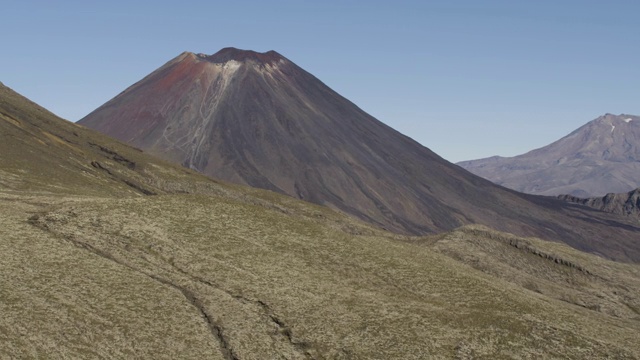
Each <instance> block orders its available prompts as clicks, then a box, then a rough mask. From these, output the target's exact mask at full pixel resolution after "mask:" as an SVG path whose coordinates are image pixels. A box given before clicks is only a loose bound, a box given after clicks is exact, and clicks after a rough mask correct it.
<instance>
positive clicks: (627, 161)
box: [458, 114, 640, 197]
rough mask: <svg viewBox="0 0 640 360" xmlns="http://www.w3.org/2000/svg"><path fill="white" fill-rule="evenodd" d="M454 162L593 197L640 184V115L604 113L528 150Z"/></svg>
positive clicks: (549, 190)
mask: <svg viewBox="0 0 640 360" xmlns="http://www.w3.org/2000/svg"><path fill="white" fill-rule="evenodd" d="M458 165H460V166H462V167H463V168H465V169H467V170H469V171H471V172H472V173H474V174H476V175H479V176H482V177H484V178H486V179H489V180H491V181H493V182H494V183H496V184H499V185H502V186H505V187H508V188H510V189H514V190H517V191H521V192H525V193H529V194H539V195H560V194H570V195H573V196H579V197H592V196H602V195H604V194H607V193H622V192H627V191H630V190H632V189H635V188H636V187H638V186H639V185H640V181H639V180H638V179H640V117H638V116H633V115H625V114H622V115H611V114H606V115H604V116H601V117H599V118H597V119H595V120H593V121H591V122H589V123H587V124H586V125H584V126H582V127H580V128H579V129H577V130H576V131H574V132H572V133H571V134H569V135H567V136H565V137H563V138H562V139H560V140H558V141H556V142H554V143H552V144H550V145H547V146H545V147H542V148H540V149H536V150H533V151H530V152H528V153H526V154H523V155H519V156H514V157H510V158H503V157H499V156H494V157H490V158H486V159H479V160H470V161H463V162H460V163H458Z"/></svg>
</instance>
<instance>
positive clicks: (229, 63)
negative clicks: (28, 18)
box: [79, 48, 640, 260]
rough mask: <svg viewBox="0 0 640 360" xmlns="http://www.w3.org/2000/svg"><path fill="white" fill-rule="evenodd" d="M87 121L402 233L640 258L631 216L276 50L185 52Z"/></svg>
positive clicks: (239, 179)
mask: <svg viewBox="0 0 640 360" xmlns="http://www.w3.org/2000/svg"><path fill="white" fill-rule="evenodd" d="M79 123H80V124H82V125H84V126H87V127H89V128H92V129H95V130H98V131H100V132H103V133H105V134H107V135H110V136H113V137H115V138H117V139H119V140H121V141H125V142H128V143H130V144H132V145H134V146H136V147H140V148H142V149H144V150H145V151H148V152H150V153H152V154H155V155H158V156H160V157H163V158H164V159H167V160H170V161H173V162H176V163H181V164H183V165H185V166H188V167H190V168H193V169H197V170H198V171H201V172H202V173H204V174H206V175H209V176H213V177H217V178H220V179H223V180H227V181H232V182H236V183H240V184H247V185H250V186H254V187H259V188H264V189H269V190H274V191H277V192H281V193H284V194H288V195H291V196H293V197H297V198H300V199H304V200H307V201H310V202H313V203H317V204H322V205H328V206H330V207H333V208H337V209H340V210H342V211H344V212H346V213H348V214H351V215H354V216H356V217H358V218H360V219H363V220H365V221H368V222H369V223H372V224H375V225H377V226H381V227H385V228H386V229H389V230H392V231H395V232H400V233H409V234H428V233H435V232H440V231H446V230H451V229H454V228H456V227H458V226H461V225H465V224H471V223H479V224H484V225H487V226H489V227H491V228H494V229H498V230H501V231H506V232H510V233H514V234H518V235H525V236H539V237H542V238H545V239H552V240H556V241H563V242H566V243H568V244H571V245H572V246H574V247H576V248H578V249H582V250H585V251H592V252H598V253H600V254H606V256H609V257H612V258H616V259H622V260H630V259H634V260H640V251H639V250H640V245H639V244H638V241H637V240H638V238H639V234H638V229H637V228H635V227H633V226H629V225H628V224H626V223H624V220H620V219H618V218H616V217H611V216H610V215H605V214H598V213H596V212H593V211H589V210H587V209H583V208H578V207H574V206H569V205H567V204H566V203H564V202H562V201H559V200H557V199H552V198H535V197H530V196H527V195H523V194H518V193H516V192H513V191H510V190H507V189H504V188H501V187H498V186H495V185H494V184H492V183H491V182H489V181H487V180H484V179H482V178H480V177H477V176H474V175H472V174H471V173H469V172H467V171H465V170H463V169H461V168H460V167H458V166H455V165H453V164H451V163H449V162H447V161H445V160H444V159H442V158H441V157H439V156H438V155H436V154H435V153H433V152H432V151H430V150H429V149H427V148H426V147H424V146H421V145H420V144H418V143H416V142H415V141H413V140H412V139H410V138H408V137H407V136H404V135H402V134H400V133H399V132H397V131H395V130H393V129H392V128H390V127H388V126H386V125H385V124H383V123H382V122H380V121H378V120H376V119H375V118H373V117H371V116H370V115H368V114H367V113H365V112H364V111H362V110H361V109H360V108H358V107H357V106H355V105H354V104H353V103H351V102H350V101H348V100H347V99H345V98H344V97H342V96H340V95H339V94H337V93H336V92H334V91H333V90H331V89H330V88H329V87H328V86H326V85H325V84H323V83H322V82H321V81H320V80H318V79H317V78H315V77H314V76H313V75H311V74H309V73H308V72H306V71H304V70H303V69H301V68H300V67H298V66H297V65H295V64H294V63H293V62H291V61H289V60H288V59H286V58H284V57H283V56H281V55H279V54H278V53H276V52H273V51H271V52H267V53H264V54H262V53H256V52H252V51H243V50H238V49H233V48H227V49H223V50H221V51H220V52H218V53H216V54H214V55H211V56H208V55H203V54H193V53H188V52H185V53H183V54H181V55H179V56H178V57H176V58H175V59H173V60H171V61H169V62H168V63H167V64H165V65H164V66H162V67H161V68H159V69H158V70H156V71H154V72H153V73H151V74H150V75H148V76H147V77H145V78H144V79H142V80H141V81H140V82H138V83H136V84H134V85H132V86H131V87H130V88H128V89H127V90H125V91H124V92H123V93H121V94H120V95H118V96H116V97H115V98H114V99H112V100H110V101H109V102H107V103H106V104H104V105H103V106H101V107H100V108H98V109H96V110H95V111H94V112H92V113H91V114H89V115H88V116H86V117H85V118H84V119H82V120H81V121H80V122H79ZM605 218H606V219H605ZM599 223H600V224H601V223H606V224H610V225H611V226H609V227H608V226H601V225H597V224H599ZM614 233H617V234H616V235H615V239H616V243H615V244H612V243H611V241H610V240H611V239H612V236H613V234H614Z"/></svg>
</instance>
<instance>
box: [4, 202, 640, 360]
mask: <svg viewBox="0 0 640 360" xmlns="http://www.w3.org/2000/svg"><path fill="white" fill-rule="evenodd" d="M266 204H267V203H266V202H265V203H264V205H260V204H253V203H248V202H243V201H238V200H231V199H229V198H226V197H224V196H209V197H203V196H193V195H164V196H153V197H144V198H126V199H110V198H90V197H80V198H78V197H69V198H59V197H56V198H47V197H36V198H26V197H16V196H14V195H11V196H7V195H5V196H3V198H2V200H0V211H1V212H2V214H3V216H2V220H1V221H2V224H1V225H2V226H1V227H0V228H1V229H2V230H0V231H1V238H2V242H1V243H0V247H2V249H1V251H0V268H1V271H0V274H2V277H1V278H0V279H1V282H2V287H1V288H2V289H3V292H2V295H1V296H0V304H1V305H0V306H1V307H2V309H1V311H2V314H3V317H2V320H1V321H0V357H2V358H6V357H38V356H45V355H46V356H51V355H54V356H60V357H113V358H123V357H134V356H135V357H143V358H167V359H169V358H220V359H276V358H282V357H284V358H290V359H305V358H313V359H330V358H344V359H349V358H360V359H389V358H398V359H400V358H402V359H411V358H416V359H419V358H438V357H440V358H456V357H457V358H469V357H473V358H482V357H485V358H541V357H557V358H576V359H584V358H605V357H611V358H638V357H639V356H640V354H639V353H638V347H637V344H638V341H640V335H639V334H640V319H639V317H640V316H639V315H638V278H639V275H638V268H637V266H636V265H628V264H619V263H614V262H610V261H606V260H601V259H599V258H595V257H594V256H592V255H584V254H581V253H578V252H576V251H575V250H573V249H570V248H568V247H566V246H564V245H559V244H551V243H547V242H542V241H539V242H536V246H539V247H540V249H545V251H553V253H554V254H562V256H563V258H565V259H570V260H571V261H574V262H575V263H580V264H581V265H580V266H581V267H582V268H583V269H588V271H589V272H590V274H591V275H584V274H583V273H582V270H579V269H576V268H572V267H568V266H566V265H563V264H558V263H556V262H554V261H550V260H549V259H544V258H542V257H540V256H539V255H536V254H532V253H529V252H525V251H520V250H519V249H517V248H515V247H513V246H511V245H508V244H506V243H503V242H501V241H500V240H499V239H500V237H501V236H504V237H507V238H508V237H509V236H508V235H504V234H499V233H494V232H490V231H488V230H486V229H476V228H463V229H460V230H458V231H457V232H453V233H450V234H446V235H445V236H444V237H443V238H442V239H438V240H437V241H436V242H435V243H433V242H432V241H433V239H410V238H407V239H404V240H406V241H399V240H403V239H400V238H393V237H390V236H386V235H385V234H381V233H376V232H375V231H374V230H370V229H368V228H366V227H359V226H357V225H356V224H352V223H341V222H340V219H338V216H337V215H336V214H334V213H333V212H331V211H330V210H326V209H323V208H319V207H313V206H311V205H308V204H302V203H294V202H293V201H292V200H289V199H282V198H280V197H279V196H278V197H276V196H274V197H273V198H271V199H269V204H271V205H266ZM47 207H48V208H47ZM294 213H296V214H298V215H292V214H294ZM5 214H6V216H5ZM356 233H362V234H361V235H357V234H356ZM492 237H494V239H492ZM496 239H498V240H496ZM461 241H474V242H481V243H490V244H493V245H492V246H494V247H495V248H496V249H495V250H496V251H497V252H498V253H500V252H501V251H511V248H513V249H516V252H515V253H514V254H512V255H515V258H514V259H515V261H519V262H522V263H523V266H521V268H523V269H524V270H523V273H525V275H526V278H525V280H526V283H525V284H519V283H518V282H517V279H518V278H519V277H516V278H517V279H516V281H510V279H508V278H507V277H508V276H510V272H509V271H501V270H498V271H491V270H487V269H491V267H490V266H489V267H485V268H484V269H480V268H474V266H473V261H470V262H467V261H465V256H476V255H477V254H478V252H476V251H473V249H472V250H469V252H468V253H467V255H463V254H464V253H465V250H464V249H463V248H461V249H458V251H459V253H458V255H459V256H457V257H456V256H450V254H451V250H447V249H446V247H448V248H449V249H451V248H455V246H451V245H450V244H449V245H447V242H453V243H455V242H461ZM528 241H534V240H532V239H529V240H528ZM443 244H445V246H443ZM546 245H551V247H550V248H546ZM447 252H448V254H449V255H447ZM479 256H480V255H479ZM482 256H483V257H485V258H487V257H488V258H490V260H487V262H489V263H491V262H495V263H497V264H501V260H500V258H499V257H497V260H495V259H494V258H493V255H492V254H491V253H487V254H484V255H482ZM540 260H544V261H545V262H544V263H543V265H544V266H546V268H544V267H535V268H534V270H530V269H528V268H527V267H528V266H529V265H536V262H538V261H540ZM470 264H471V266H470ZM505 266H508V265H505ZM536 271H539V272H540V273H539V274H538V273H536ZM526 273H528V275H527V274H526ZM565 282H566V283H572V282H573V283H574V284H573V287H574V289H573V290H572V292H570V295H573V296H574V300H579V299H580V298H581V297H583V298H585V299H587V300H586V301H587V302H586V304H580V303H578V302H577V301H569V300H571V299H569V298H560V297H559V296H558V294H557V292H558V291H560V290H558V289H554V288H558V287H562V285H563V284H564V283H565ZM580 282H581V283H580ZM616 292H617V293H618V295H616ZM593 294H595V295H594V296H591V295H593ZM597 295H601V298H600V297H598V296H597ZM561 296H563V295H562V294H561ZM567 296H568V295H567ZM598 305H600V306H599V307H598ZM610 309H613V311H609V310H610ZM625 309H626V310H625Z"/></svg>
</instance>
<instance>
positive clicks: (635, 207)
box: [558, 188, 640, 217]
mask: <svg viewBox="0 0 640 360" xmlns="http://www.w3.org/2000/svg"><path fill="white" fill-rule="evenodd" d="M558 198H559V199H561V200H565V201H568V202H572V203H576V204H581V205H586V206H589V207H592V208H594V209H598V210H600V211H605V212H609V213H613V214H619V215H626V216H632V217H640V188H638V189H635V190H633V191H629V192H628V193H623V194H613V193H611V194H607V195H605V196H603V197H594V198H579V197H575V196H571V195H560V196H558Z"/></svg>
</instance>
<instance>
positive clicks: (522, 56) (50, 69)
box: [0, 0, 640, 161]
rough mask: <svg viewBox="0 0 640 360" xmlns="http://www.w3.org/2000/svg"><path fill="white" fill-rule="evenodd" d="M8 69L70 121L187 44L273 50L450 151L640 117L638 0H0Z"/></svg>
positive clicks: (523, 142)
mask: <svg viewBox="0 0 640 360" xmlns="http://www.w3.org/2000/svg"><path fill="white" fill-rule="evenodd" d="M1 5H2V6H1V8H2V13H3V16H2V20H1V21H0V33H1V34H2V45H1V47H0V49H1V50H0V81H2V82H3V83H4V84H5V85H7V86H9V87H12V88H13V89H14V90H16V91H18V92H20V93H22V94H23V95H25V96H27V97H29V98H31V99H32V100H34V101H35V102H37V103H39V104H41V105H43V106H45V107H46V108H48V109H49V110H51V111H53V112H54V113H56V114H58V115H60V116H62V117H64V118H66V119H69V120H72V121H76V120H78V119H80V118H81V117H83V116H84V115H86V114H87V113H89V112H90V111H92V110H93V109H95V108H96V107H98V106H100V105H101V104H103V103H104V102H106V101H107V100H109V99H110V98H112V97H113V96H115V95H117V94H118V93H119V92H120V91H122V90H124V89H125V88H126V87H128V86H129V85H131V84H133V83H134V82H136V81H138V80H140V79H141V78H142V77H143V76H145V75H147V74H148V73H150V72H151V71H153V70H155V69H156V68H157V67H159V66H161V65H162V64H164V63H165V62H166V61H168V60H170V59H171V58H173V57H175V56H177V55H178V54H179V53H180V52H182V51H185V50H188V51H193V52H202V53H208V54H211V53H215V52H216V51H218V50H219V49H220V48H223V47H226V46H234V47H238V48H243V49H252V50H256V51H267V50H272V49H273V50H276V51H278V52H280V53H281V54H283V55H284V56H286V57H287V58H289V59H290V60H292V61H293V62H295V63H297V64H298V65H300V66H301V67H303V68H304V69H306V70H307V71H309V72H311V73H312V74H314V75H315V76H317V77H318V78H319V79H320V80H322V81H323V82H325V83H326V84H327V85H329V86H330V87H332V88H333V89H334V90H336V91H338V92H339V93H340V94H342V95H343V96H345V97H347V98H348V99H350V100H351V101H353V102H354V103H355V104H357V105H358V106H360V107H361V108H362V109H364V110H365V111H367V112H369V113H370V114H372V115H373V116H375V117H377V118H378V119H379V120H381V121H383V122H385V123H387V124H388V125H390V126H392V127H394V128H396V129H397V130H399V131H401V132H403V133H405V134H407V135H409V136H411V137H412V138H414V139H415V140H417V141H419V142H420V143H422V144H423V145H425V146H427V147H429V148H431V149H432V150H434V151H435V152H437V153H438V154H440V155H441V156H443V157H444V158H446V159H448V160H450V161H460V160H466V159H474V158H480V157H486V156H491V155H503V156H512V155H516V154H520V153H523V152H525V151H528V150H531V149H533V148H537V147H540V146H544V145H546V144H548V143H550V142H552V141H554V140H556V139H558V138H560V137H561V136H564V135H566V134H568V133H569V132H570V131H572V130H574V129H575V128H577V127H579V126H581V125H582V124H584V123H586V122H587V121H589V120H592V119H594V118H596V117H597V116H599V115H601V114H604V113H606V112H610V113H615V114H618V113H629V114H637V115H640V96H639V95H640V91H639V89H640V65H639V64H640V19H639V18H638V15H639V14H640V2H639V1H637V0H635V1H616V0H612V1H591V0H583V1H563V0H558V1H546V0H543V1H519V0H509V1H488V0H487V1H455V0H450V1H428V0H427V1H396V2H390V1H333V0H331V1H224V2H218V1H188V0H187V1H175V0H173V1H162V0H160V1H136V0H130V1H120V0H112V1H101V2H93V1H84V0H83V1H75V0H63V1H58V2H55V1H32V0H20V1H15V0H2V3H1Z"/></svg>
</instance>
